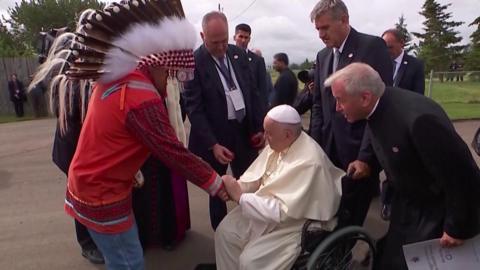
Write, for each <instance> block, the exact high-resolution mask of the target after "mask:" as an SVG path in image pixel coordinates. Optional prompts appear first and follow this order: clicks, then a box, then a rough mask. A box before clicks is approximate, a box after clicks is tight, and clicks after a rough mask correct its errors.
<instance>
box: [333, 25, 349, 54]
mask: <svg viewBox="0 0 480 270" xmlns="http://www.w3.org/2000/svg"><path fill="white" fill-rule="evenodd" d="M350 32H351V29H348V34H347V36H346V37H345V39H344V40H343V42H342V45H341V46H340V48H333V52H335V51H336V50H338V51H339V52H340V53H342V52H343V47H345V43H346V42H347V39H348V36H349V35H350Z"/></svg>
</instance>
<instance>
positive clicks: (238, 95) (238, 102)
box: [228, 89, 245, 111]
mask: <svg viewBox="0 0 480 270" xmlns="http://www.w3.org/2000/svg"><path fill="white" fill-rule="evenodd" d="M228 94H229V95H230V99H231V100H232V103H233V107H234V108H235V111H239V110H242V109H245V102H244V101H243V95H242V91H240V90H239V89H235V90H232V91H229V92H228Z"/></svg>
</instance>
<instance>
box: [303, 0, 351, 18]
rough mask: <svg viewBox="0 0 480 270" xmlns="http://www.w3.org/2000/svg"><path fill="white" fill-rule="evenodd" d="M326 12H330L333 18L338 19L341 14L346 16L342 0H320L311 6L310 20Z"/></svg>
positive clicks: (345, 8)
mask: <svg viewBox="0 0 480 270" xmlns="http://www.w3.org/2000/svg"><path fill="white" fill-rule="evenodd" d="M327 12H330V14H331V15H332V18H333V19H340V18H341V16H342V15H347V17H348V9H347V6H346V5H345V3H343V1H342V0H321V1H319V2H318V3H317V4H316V5H315V7H313V9H312V12H311V13H310V20H311V21H312V22H313V21H315V19H316V18H317V17H319V16H321V15H323V14H325V13H327Z"/></svg>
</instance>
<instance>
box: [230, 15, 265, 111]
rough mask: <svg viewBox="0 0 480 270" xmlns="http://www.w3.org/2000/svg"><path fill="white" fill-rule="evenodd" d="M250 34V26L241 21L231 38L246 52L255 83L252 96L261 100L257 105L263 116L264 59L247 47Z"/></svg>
mask: <svg viewBox="0 0 480 270" xmlns="http://www.w3.org/2000/svg"><path fill="white" fill-rule="evenodd" d="M251 34H252V29H251V28H250V26H249V25H248V24H245V23H241V24H239V25H237V26H236V27H235V35H234V36H233V40H235V44H236V45H237V47H239V48H241V49H244V50H245V52H246V54H247V57H248V62H249V66H250V69H251V71H252V75H253V79H254V80H255V85H256V91H255V93H254V94H255V96H254V97H255V98H258V99H259V100H260V101H261V102H259V105H260V106H261V108H260V110H261V112H262V117H264V116H265V115H266V114H267V111H268V90H267V80H265V78H266V76H267V69H266V67H265V60H264V59H263V57H262V56H260V55H257V54H256V53H254V52H252V51H250V50H249V49H248V44H249V43H250V38H251Z"/></svg>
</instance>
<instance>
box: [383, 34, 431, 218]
mask: <svg viewBox="0 0 480 270" xmlns="http://www.w3.org/2000/svg"><path fill="white" fill-rule="evenodd" d="M382 38H383V40H385V43H386V44H387V48H388V53H389V54H390V57H391V59H392V64H393V86H395V87H398V88H402V89H406V90H410V91H413V92H415V93H419V94H421V95H423V94H424V93H425V66H424V64H423V62H422V61H421V60H420V59H417V58H415V57H413V56H411V55H409V54H408V53H407V52H405V51H404V49H403V47H404V46H405V38H404V36H403V35H402V33H401V32H400V31H398V30H397V29H388V30H387V31H385V32H384V33H383V34H382ZM389 182H390V181H389V180H388V175H387V179H386V180H385V181H383V182H382V189H381V196H380V197H381V201H382V210H381V213H380V215H381V217H382V219H384V220H388V219H389V218H390V213H391V201H392V198H393V192H394V189H393V187H392V186H391V185H389Z"/></svg>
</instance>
